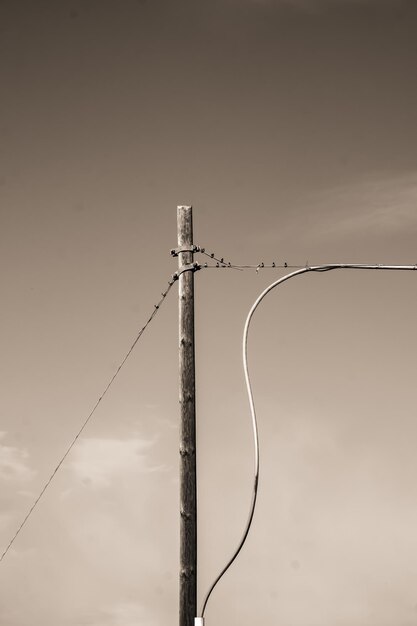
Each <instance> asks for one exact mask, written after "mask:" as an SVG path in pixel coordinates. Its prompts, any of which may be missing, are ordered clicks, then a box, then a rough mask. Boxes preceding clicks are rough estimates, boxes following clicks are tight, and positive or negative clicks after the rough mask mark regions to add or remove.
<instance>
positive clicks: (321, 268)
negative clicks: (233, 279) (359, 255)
mask: <svg viewBox="0 0 417 626" xmlns="http://www.w3.org/2000/svg"><path fill="white" fill-rule="evenodd" d="M287 267H288V266H287ZM338 269H352V270H389V271H395V270H397V271H398V270H399V271H404V270H406V271H417V264H415V265H385V264H360V263H326V264H325V265H311V266H310V265H308V264H307V265H306V266H304V267H301V268H299V269H296V270H295V271H293V272H290V273H289V274H286V275H285V276H282V277H281V278H278V279H277V280H275V281H274V282H273V283H271V284H270V285H269V286H268V287H267V288H266V289H264V290H263V291H262V293H261V294H260V295H259V296H258V297H257V298H256V300H255V302H254V303H253V305H252V307H251V309H250V311H249V313H248V316H247V318H246V322H245V327H244V330H243V340H242V360H243V370H244V374H245V384H246V390H247V395H248V400H249V407H250V414H251V420H252V432H253V445H254V461H255V467H254V477H253V490H252V499H251V504H250V507H249V515H248V520H247V522H246V525H245V528H244V531H243V535H242V538H241V540H240V541H239V544H238V546H237V548H236V549H235V551H234V552H233V554H232V556H231V558H230V559H229V560H228V561H227V563H226V565H225V566H224V567H223V569H222V570H221V572H220V573H219V574H218V576H217V577H216V578H215V580H214V582H213V583H212V584H211V586H210V587H209V590H208V592H207V593H206V595H205V598H204V601H203V604H202V610H201V617H199V618H196V624H201V626H203V625H204V613H205V610H206V607H207V603H208V601H209V598H210V596H211V594H212V592H213V590H214V588H215V587H216V585H217V583H218V582H219V581H220V579H221V578H222V577H223V575H224V574H225V573H226V572H227V570H228V569H229V567H230V566H231V565H232V564H233V563H234V561H235V560H236V558H237V556H238V555H239V553H240V551H241V550H242V548H243V545H244V544H245V542H246V539H247V537H248V534H249V530H250V528H251V525H252V521H253V516H254V514H255V507H256V501H257V495H258V485H259V435H258V424H257V419H256V411H255V404H254V399H253V393H252V385H251V381H250V375H249V368H248V334H249V327H250V323H251V320H252V318H253V315H254V313H255V311H256V309H257V308H258V306H259V305H260V303H261V302H262V300H263V299H264V298H265V296H266V295H267V294H268V293H269V292H270V291H272V290H273V289H274V288H275V287H278V286H279V285H281V284H282V283H284V282H286V281H287V280H289V279H290V278H294V277H295V276H298V275H301V274H304V273H307V272H329V271H331V270H338Z"/></svg>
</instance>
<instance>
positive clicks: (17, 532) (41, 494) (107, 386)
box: [0, 273, 178, 562]
mask: <svg viewBox="0 0 417 626" xmlns="http://www.w3.org/2000/svg"><path fill="white" fill-rule="evenodd" d="M177 279H178V274H177V273H175V274H173V276H172V277H171V279H170V280H169V281H168V287H167V288H166V289H165V291H163V292H162V293H161V298H160V299H159V301H158V302H157V303H156V304H154V308H153V311H152V313H151V315H150V316H149V318H148V320H147V321H146V322H145V324H144V325H143V326H142V328H141V329H140V330H139V332H138V333H137V335H136V338H135V340H134V342H133V343H132V345H131V346H130V348H129V350H128V351H127V352H126V354H125V356H124V357H123V359H122V360H121V362H120V364H119V365H118V367H117V368H116V370H115V372H114V374H113V375H112V377H111V378H110V380H109V382H108V383H107V385H106V387H105V388H104V390H103V392H102V393H101V395H100V397H99V398H98V400H97V401H96V403H95V404H94V406H93V408H92V409H91V411H90V413H89V414H88V415H87V417H86V418H85V420H84V422H83V423H82V425H81V427H80V428H79V430H78V432H77V433H76V435H75V437H74V438H73V439H72V441H71V443H70V444H69V446H68V447H67V449H66V451H65V453H64V454H63V456H62V457H61V459H60V460H59V462H58V464H57V465H56V467H55V469H54V471H53V472H52V474H51V475H50V476H49V478H48V480H47V481H46V483H45V484H44V486H43V488H42V490H41V491H40V493H39V495H38V497H37V498H36V500H35V501H34V502H33V504H32V506H31V507H30V509H29V510H28V512H27V514H26V516H25V517H24V518H23V521H22V522H21V524H20V525H19V527H18V528H17V530H16V532H15V533H14V535H13V536H12V538H11V540H10V541H9V543H8V545H7V547H6V548H5V550H4V551H3V553H2V555H1V556H0V562H1V561H2V560H3V559H4V557H5V556H6V554H7V553H8V552H9V550H10V548H11V547H12V545H13V543H14V542H15V540H16V539H17V537H18V535H19V534H20V532H21V531H22V530H23V528H24V526H25V525H26V523H27V521H28V520H29V518H30V516H31V515H32V513H33V511H34V510H35V508H36V506H37V505H38V503H39V501H40V500H41V498H42V496H43V495H44V493H45V491H46V490H47V489H48V487H49V485H50V484H51V482H52V481H53V479H54V478H55V475H56V474H57V472H58V470H59V469H60V467H61V466H62V464H63V463H64V461H65V459H66V458H67V456H68V455H69V453H70V452H71V450H72V448H73V447H74V446H75V444H76V443H77V440H78V439H79V437H80V436H81V434H82V432H83V431H84V429H85V428H86V426H87V424H88V423H89V421H90V420H91V418H92V417H93V415H94V413H95V412H96V410H97V408H98V407H99V405H100V403H101V401H102V400H103V398H104V397H105V395H106V394H107V392H108V391H109V389H110V387H111V386H112V385H113V383H114V381H115V380H116V378H117V376H118V374H119V373H120V370H121V369H122V367H123V366H124V364H125V363H126V361H127V359H128V358H129V356H130V355H131V354H132V352H133V350H134V348H135V346H136V344H137V343H138V341H139V339H140V338H141V337H142V335H143V333H144V332H145V330H146V329H147V327H148V326H149V324H150V323H151V322H152V320H153V319H154V317H155V315H156V314H157V313H158V311H159V308H160V306H161V304H162V303H163V301H164V300H165V298H166V297H167V295H168V293H169V292H170V290H171V288H172V286H173V284H174V282H175V281H176V280H177Z"/></svg>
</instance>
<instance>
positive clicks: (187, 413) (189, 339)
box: [177, 206, 197, 626]
mask: <svg viewBox="0 0 417 626" xmlns="http://www.w3.org/2000/svg"><path fill="white" fill-rule="evenodd" d="M177 225H178V246H179V247H181V246H189V247H190V248H192V245H193V222H192V207H189V206H179V207H178V209H177ZM193 258H194V255H193V252H180V253H179V255H178V266H179V267H181V266H183V265H188V264H191V263H193ZM178 290H179V402H180V583H179V584H180V597H179V624H180V626H194V617H195V616H196V614H197V475H196V425H195V349H194V272H193V271H186V272H183V273H182V274H181V275H180V277H179V287H178Z"/></svg>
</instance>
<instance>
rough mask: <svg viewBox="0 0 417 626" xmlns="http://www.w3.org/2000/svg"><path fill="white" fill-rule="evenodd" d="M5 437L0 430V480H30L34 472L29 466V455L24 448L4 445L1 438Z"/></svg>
mask: <svg viewBox="0 0 417 626" xmlns="http://www.w3.org/2000/svg"><path fill="white" fill-rule="evenodd" d="M5 437H6V433H5V432H0V480H3V481H6V482H11V481H20V482H26V481H29V480H32V478H33V477H34V475H35V472H34V471H33V470H32V469H31V468H30V467H29V464H28V458H29V455H28V453H27V451H26V450H24V449H19V448H15V447H13V446H6V445H4V444H3V443H1V440H2V439H4V438H5Z"/></svg>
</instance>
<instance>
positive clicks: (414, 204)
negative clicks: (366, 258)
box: [310, 173, 417, 237]
mask: <svg viewBox="0 0 417 626" xmlns="http://www.w3.org/2000/svg"><path fill="white" fill-rule="evenodd" d="M319 202H320V204H321V205H322V206H324V207H325V210H326V212H328V213H329V215H328V219H327V220H326V222H325V224H326V225H325V226H324V225H323V222H321V223H320V236H323V235H325V236H326V237H328V236H331V235H338V234H339V235H343V236H346V235H355V234H361V235H364V234H365V235H366V234H370V233H373V234H380V235H392V234H394V233H410V232H412V231H416V232H417V173H414V174H410V175H408V176H401V177H394V178H374V179H372V180H367V181H362V182H359V183H356V184H353V185H349V186H341V187H336V188H333V189H330V190H328V191H326V192H325V193H323V194H321V196H320V198H319ZM313 232H314V228H313ZM311 234H312V233H310V235H311ZM317 234H318V232H317V233H316V235H317Z"/></svg>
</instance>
